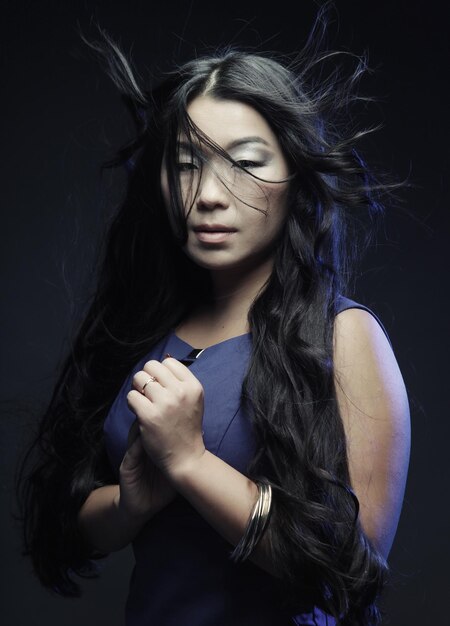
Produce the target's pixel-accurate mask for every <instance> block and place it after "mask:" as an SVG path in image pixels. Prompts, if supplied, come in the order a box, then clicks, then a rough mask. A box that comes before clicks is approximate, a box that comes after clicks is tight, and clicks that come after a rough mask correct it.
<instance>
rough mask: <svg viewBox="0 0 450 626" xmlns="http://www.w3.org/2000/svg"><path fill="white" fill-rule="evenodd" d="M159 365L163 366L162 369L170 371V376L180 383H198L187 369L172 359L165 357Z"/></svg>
mask: <svg viewBox="0 0 450 626" xmlns="http://www.w3.org/2000/svg"><path fill="white" fill-rule="evenodd" d="M161 365H164V367H166V368H167V369H168V370H170V372H172V374H173V375H174V376H175V377H176V378H177V379H178V380H180V381H183V382H186V381H192V380H196V381H198V378H197V377H196V376H194V374H193V373H192V372H191V370H190V369H189V368H188V367H186V366H185V365H183V363H180V361H177V359H174V358H173V357H167V358H166V359H164V360H163V361H162V363H161Z"/></svg>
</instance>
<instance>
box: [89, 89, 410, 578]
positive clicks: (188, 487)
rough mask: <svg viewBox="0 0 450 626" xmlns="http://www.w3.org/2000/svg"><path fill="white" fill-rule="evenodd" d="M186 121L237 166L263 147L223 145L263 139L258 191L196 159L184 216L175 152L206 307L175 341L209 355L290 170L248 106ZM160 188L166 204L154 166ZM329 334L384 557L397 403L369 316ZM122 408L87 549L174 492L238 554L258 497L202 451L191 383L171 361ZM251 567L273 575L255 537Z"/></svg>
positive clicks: (393, 493) (370, 523)
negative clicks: (217, 240)
mask: <svg viewBox="0 0 450 626" xmlns="http://www.w3.org/2000/svg"><path fill="white" fill-rule="evenodd" d="M188 113H189V115H190V116H191V118H192V120H193V121H194V123H195V124H196V125H197V126H198V127H199V128H200V129H201V130H202V131H203V132H204V133H206V134H207V135H208V136H209V137H210V138H211V139H212V140H213V141H215V142H216V143H217V144H219V145H220V146H221V147H222V148H224V149H225V150H230V154H231V155H232V157H233V158H234V159H236V160H239V159H241V158H242V159H243V160H244V159H246V160H251V158H250V157H251V156H252V155H253V156H252V158H254V157H255V154H254V153H255V152H256V151H257V150H260V146H262V145H263V144H262V143H261V144H260V145H258V148H256V144H255V143H252V144H250V143H246V144H243V145H242V146H240V147H239V150H236V149H235V148H233V149H231V148H230V146H232V144H233V142H236V141H238V140H242V139H243V138H246V137H249V136H251V137H259V138H260V139H262V140H263V141H264V142H265V144H264V157H265V161H264V162H265V165H264V166H262V167H258V168H256V169H252V170H251V171H252V172H254V173H255V174H257V175H258V176H259V177H260V178H264V179H267V180H270V181H271V182H264V183H263V182H258V183H257V184H256V183H255V181H254V180H253V179H252V178H251V177H250V176H248V175H247V174H245V173H242V172H239V173H238V176H237V177H235V178H233V181H234V182H235V186H234V187H233V190H232V191H233V192H234V191H239V193H236V195H235V194H234V193H232V192H231V191H230V188H229V185H228V189H227V188H226V187H225V186H224V184H223V182H224V178H225V176H228V177H232V176H233V173H232V172H231V171H230V166H229V164H228V163H226V162H225V163H224V162H220V160H218V157H217V156H215V155H212V154H209V153H207V152H206V153H205V155H204V156H205V159H206V165H205V167H204V171H203V175H202V178H201V180H200V181H199V188H198V193H197V195H196V196H195V198H194V202H193V206H192V209H191V211H190V212H188V207H190V205H191V203H192V199H193V198H192V195H191V194H192V185H191V174H192V171H193V172H194V174H193V176H194V177H195V176H198V174H197V171H196V170H195V163H192V162H191V163H189V164H188V165H187V161H186V160H183V154H182V153H181V157H182V158H181V160H180V163H182V166H181V167H182V171H181V172H180V177H181V178H180V180H181V185H182V190H183V197H184V199H185V203H186V207H187V208H186V219H187V225H188V240H187V244H186V247H185V252H186V254H188V255H189V256H190V257H191V258H192V259H193V260H194V261H195V262H197V263H199V264H200V265H202V266H203V267H206V268H207V269H209V271H210V273H211V278H212V281H213V286H214V303H213V305H212V306H211V307H209V308H208V309H205V308H201V307H200V308H199V309H198V310H197V311H194V312H193V314H192V315H191V316H190V317H189V318H188V319H186V320H184V322H183V324H181V326H180V327H179V328H178V329H177V333H178V335H179V336H180V337H181V338H182V339H184V340H185V341H187V342H188V343H190V344H191V345H194V346H198V347H207V346H209V345H212V344H214V343H217V342H219V341H223V340H224V339H227V338H229V337H233V336H235V335H239V334H242V333H245V332H247V331H248V327H247V321H246V320H247V312H248V310H249V307H250V305H251V303H252V301H253V299H254V298H255V296H256V295H257V293H258V292H259V290H260V289H261V288H262V287H263V285H264V283H265V281H266V280H267V278H268V277H269V275H270V271H271V269H272V262H273V249H274V246H275V245H276V241H277V237H278V235H279V232H280V229H281V227H282V224H283V222H284V219H285V217H286V210H287V208H286V194H287V190H288V183H287V182H283V183H281V182H275V181H281V180H283V179H285V178H286V176H287V175H288V174H289V171H288V165H287V162H286V159H285V158H284V155H283V153H282V150H281V147H280V145H279V143H278V140H277V138H276V136H275V135H274V134H273V132H272V130H271V128H270V126H269V125H268V123H267V122H266V120H265V119H264V118H263V117H262V116H261V115H260V114H259V113H258V112H257V111H256V110H254V109H252V108H251V107H250V106H248V105H245V104H243V103H240V102H236V101H229V100H215V99H213V98H212V97H209V96H200V97H198V98H196V99H195V100H193V102H192V103H191V104H190V106H189V108H188ZM233 150H234V151H233ZM241 151H242V152H241ZM258 154H259V153H258ZM259 156H261V154H259ZM186 167H188V168H189V169H188V170H187V171H188V172H189V176H187V175H186ZM263 170H264V171H263ZM236 181H237V182H236ZM228 182H229V179H227V183H228ZM238 183H239V184H238ZM161 184H162V190H163V194H164V196H165V198H166V201H168V189H167V177H166V173H165V170H164V168H163V170H162V173H161ZM194 188H195V185H194ZM248 204H252V206H253V207H254V206H257V207H259V208H261V209H263V210H264V211H265V212H266V214H264V213H262V212H261V211H257V210H255V208H251V207H249V206H248ZM205 222H206V223H216V222H218V223H221V224H226V225H230V226H231V225H232V226H233V227H234V228H236V231H235V232H234V233H233V235H232V236H230V237H229V238H226V240H225V241H224V242H223V243H221V244H220V245H211V244H210V243H206V244H205V243H204V242H202V241H200V240H199V238H198V237H197V236H196V234H195V231H194V228H195V226H196V225H198V224H200V223H205ZM334 331H335V332H334V362H335V376H336V393H337V399H338V403H339V408H340V412H341V415H342V420H343V424H344V429H345V434H346V438H347V446H348V458H349V467H350V474H351V482H352V486H353V488H354V490H355V492H356V495H357V496H358V499H359V501H360V507H361V513H360V518H361V523H362V526H363V529H364V531H365V533H366V535H367V536H368V538H369V539H370V540H371V541H372V542H373V543H374V544H375V546H376V547H377V548H378V549H379V550H380V552H381V553H382V554H383V555H384V556H387V555H388V553H389V549H390V547H391V544H392V541H393V538H394V534H395V531H396V527H397V523H398V517H399V514H400V507H401V502H402V499H403V493H404V488H405V481H406V473H407V466H408V458H409V438H410V434H409V409H408V400H407V395H406V391H405V387H404V383H403V380H402V376H401V373H400V370H399V368H398V365H397V362H396V360H395V356H394V354H393V352H392V349H391V347H390V345H389V343H388V341H387V339H386V337H385V335H384V333H383V331H382V330H381V328H380V326H379V324H378V323H377V322H376V321H375V319H374V318H373V316H372V315H370V314H369V313H367V312H366V311H363V310H358V309H350V310H347V311H343V312H342V313H340V314H339V315H338V316H337V317H336V321H335V329H334ZM150 376H153V377H154V378H155V379H156V380H155V381H151V382H149V383H148V384H147V385H146V387H145V393H144V394H143V393H142V388H143V386H144V384H145V383H146V382H147V381H148V379H149V377H150ZM127 400H128V404H129V407H130V408H131V410H132V411H133V412H134V413H135V414H136V422H135V424H134V426H133V428H132V431H131V433H130V437H129V445H128V449H127V452H126V454H125V457H124V459H123V462H122V465H121V469H120V484H119V485H112V486H107V487H101V488H99V489H97V490H95V491H93V492H92V493H91V494H90V496H89V497H88V499H87V500H86V502H85V504H84V505H83V507H82V509H81V511H80V516H79V520H80V525H81V527H82V528H83V529H84V531H85V532H86V535H87V536H88V538H89V539H90V540H91V542H92V543H93V545H94V546H96V547H97V548H98V549H100V550H105V551H111V550H115V549H118V548H120V547H122V546H123V545H125V544H126V543H128V542H129V541H131V540H132V539H133V537H134V536H135V535H136V534H137V532H139V530H140V528H141V527H142V525H143V524H145V522H146V521H147V520H148V519H150V518H151V517H152V516H153V515H155V514H156V513H157V512H158V511H159V510H160V509H161V508H162V507H164V506H166V504H167V503H168V502H170V500H171V499H172V498H173V497H174V495H175V494H176V493H177V492H178V493H180V494H181V495H183V496H184V497H185V498H186V499H187V500H188V501H189V502H190V503H191V504H192V505H193V506H194V507H195V508H196V509H197V511H198V512H199V513H200V515H202V516H203V517H204V518H205V519H206V520H207V521H208V522H209V523H210V524H211V525H212V526H213V527H214V528H215V529H216V531H217V532H219V533H220V534H221V535H222V536H223V537H224V538H225V539H227V540H228V541H229V542H230V543H231V544H233V545H236V543H237V542H238V541H239V540H240V538H241V537H242V535H243V532H244V530H245V527H246V524H247V521H248V518H249V515H250V513H251V510H252V508H253V506H254V503H255V501H256V499H257V487H256V485H255V484H254V483H253V482H252V481H251V480H249V479H248V478H247V477H246V476H244V475H243V474H241V473H240V472H238V471H236V470H235V469H234V468H233V467H231V466H229V465H228V464H227V463H225V462H224V461H222V460H221V459H220V458H218V457H216V456H215V455H213V454H212V453H211V452H209V451H208V450H206V449H205V446H204V443H203V437H202V430H201V426H202V415H203V389H202V386H201V384H200V382H199V381H198V379H197V378H196V377H195V376H194V375H193V374H192V372H191V371H190V370H189V369H188V368H186V367H185V366H184V365H182V364H181V363H180V362H179V361H177V360H176V359H173V358H170V357H169V358H166V359H164V360H163V361H162V362H158V361H149V362H148V363H146V364H145V366H144V368H143V370H142V371H140V372H137V373H136V375H135V376H134V379H133V389H132V390H131V391H130V392H129V394H128V396H127ZM251 558H252V560H253V561H254V562H255V563H256V564H258V565H259V566H260V567H262V568H264V569H266V570H267V571H269V572H271V573H273V574H276V573H275V572H274V571H273V567H272V564H271V558H270V553H269V550H268V546H267V542H266V541H265V539H264V537H263V539H262V541H261V542H260V543H259V545H258V546H257V548H256V550H255V551H254V553H253V555H252V557H251Z"/></svg>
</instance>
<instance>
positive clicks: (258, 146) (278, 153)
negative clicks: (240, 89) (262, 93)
mask: <svg viewBox="0 0 450 626" xmlns="http://www.w3.org/2000/svg"><path fill="white" fill-rule="evenodd" d="M187 112H188V114H189V116H190V118H191V119H192V121H193V122H194V124H195V125H196V126H197V127H198V128H199V129H200V131H202V132H203V133H204V134H205V135H206V136H207V137H208V138H209V139H210V140H211V141H212V142H214V143H216V144H218V145H219V146H220V147H221V148H222V149H223V150H224V151H226V152H227V153H228V154H229V155H230V157H231V158H232V159H233V160H234V161H237V162H238V163H239V164H240V165H242V166H243V167H245V169H246V170H247V171H243V170H242V169H240V168H239V167H237V166H236V165H234V164H233V163H231V162H230V161H228V160H227V159H226V158H224V157H223V156H220V155H219V154H217V153H216V152H214V151H213V150H211V149H210V148H208V147H207V146H206V145H204V144H198V145H195V146H194V155H193V154H192V150H190V148H189V146H188V145H186V138H185V137H183V135H180V138H179V142H180V143H179V151H178V155H177V163H178V171H179V177H180V187H181V193H182V197H183V204H184V206H185V215H186V220H187V230H188V238H187V242H186V245H185V248H184V250H185V252H186V254H188V255H189V257H191V259H192V260H193V261H195V262H196V263H197V264H199V265H201V266H202V267H205V268H207V269H210V270H225V269H232V270H240V271H242V270H245V269H246V268H251V267H254V266H255V265H258V264H260V263H263V262H266V261H267V259H268V258H271V257H272V256H273V253H274V245H275V243H276V241H277V238H278V236H279V234H280V231H281V228H282V226H283V223H284V220H285V217H286V212H287V192H288V182H286V181H285V179H286V177H287V176H288V175H289V170H288V164H287V161H286V159H285V157H284V155H283V153H282V150H281V147H280V145H279V142H278V140H277V137H276V135H275V134H274V132H273V131H272V129H271V128H270V126H269V124H268V123H267V122H266V120H265V119H264V118H263V117H262V116H261V115H260V114H259V113H258V112H257V111H256V110H255V109H253V108H252V107H251V106H249V105H247V104H244V103H242V102H238V101H236V100H218V99H214V98H212V97H210V96H199V97H197V98H195V99H194V100H193V101H192V102H191V103H190V105H189V107H188V109H187ZM200 164H202V168H201V172H200ZM252 175H253V176H252ZM254 176H255V177H258V178H254ZM258 179H262V180H258ZM161 185H162V191H163V196H164V199H165V202H166V204H168V203H169V192H168V184H167V174H166V171H165V167H164V166H163V168H162V172H161Z"/></svg>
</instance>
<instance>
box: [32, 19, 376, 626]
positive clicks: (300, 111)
mask: <svg viewBox="0 0 450 626" xmlns="http://www.w3.org/2000/svg"><path fill="white" fill-rule="evenodd" d="M322 25H323V21H322V20H321V19H319V20H318V21H317V23H316V26H315V28H314V30H313V32H312V33H311V36H310V39H309V41H308V43H307V45H306V47H305V49H304V50H303V52H302V53H301V54H300V55H297V57H296V59H295V62H293V64H292V67H291V68H289V67H288V66H287V65H286V64H283V63H280V62H278V61H277V60H275V59H274V58H273V57H272V58H269V57H265V56H263V55H260V54H252V53H248V52H242V51H239V50H236V49H227V50H224V51H221V52H218V53H217V54H215V55H212V56H208V57H203V58H199V59H196V60H193V61H191V62H189V63H186V64H185V65H183V66H181V67H180V68H177V69H176V70H175V71H173V72H171V73H170V74H169V75H168V76H166V78H165V80H164V81H163V82H162V83H161V84H160V85H159V86H157V87H154V88H152V89H150V90H147V91H144V90H142V89H141V88H140V87H139V86H138V85H137V83H136V80H135V78H134V76H133V74H132V71H131V69H130V65H129V63H128V62H127V61H126V59H125V58H124V56H123V54H122V53H121V52H120V51H119V49H118V48H117V46H116V45H115V44H114V43H113V42H112V41H111V40H110V39H109V38H108V37H107V36H106V35H104V37H103V40H102V42H101V43H98V44H97V43H96V44H91V45H92V46H93V47H94V48H96V49H97V50H98V51H99V52H100V53H101V54H102V55H103V58H104V59H106V61H107V62H108V65H109V73H110V75H111V76H112V77H113V78H114V80H115V82H116V84H117V85H118V86H119V88H120V89H121V92H122V94H123V97H124V100H125V101H126V103H127V105H128V107H129V109H130V111H131V113H132V115H133V117H134V120H135V122H136V129H137V132H136V135H135V137H134V139H133V140H132V141H131V142H130V143H129V144H127V145H126V146H124V147H123V148H122V149H121V150H120V151H119V153H118V156H117V158H116V159H114V161H113V162H111V163H110V165H117V164H122V165H123V164H126V165H127V166H128V170H129V176H128V183H127V191H126V195H125V200H124V202H123V204H122V206H121V208H120V210H119V211H118V213H117V215H116V217H115V219H114V221H113V223H112V224H111V227H110V229H109V235H108V239H107V245H106V248H105V254H104V260H103V264H102V267H101V270H100V273H99V279H98V288H97V291H96V294H95V297H94V298H93V301H92V303H91V305H90V308H89V310H88V313H87V315H86V317H85V319H84V322H83V323H82V325H81V327H80V328H79V331H78V333H77V336H76V340H75V342H74V345H73V347H72V349H71V351H70V354H69V355H68V357H67V361H66V363H65V365H64V367H63V370H62V372H61V375H60V378H59V381H58V383H57V385H56V387H55V391H54V394H53V397H52V398H51V401H50V404H49V407H48V409H47V411H46V413H45V415H44V416H43V419H42V420H41V422H40V426H39V430H38V433H37V436H36V439H35V441H34V443H33V445H32V446H31V448H30V450H29V452H28V454H27V457H26V459H25V461H24V463H23V466H22V472H21V481H22V491H21V493H22V498H23V506H24V509H23V510H24V536H25V549H26V551H27V553H29V554H30V555H31V557H32V560H33V565H34V568H35V571H36V573H37V575H38V577H39V579H40V580H41V582H42V583H43V584H44V585H45V586H47V587H49V588H51V589H53V590H55V591H57V592H59V593H61V594H63V595H77V594H78V593H79V586H78V584H77V582H76V580H75V579H74V576H73V574H74V573H76V574H79V575H91V574H92V573H93V572H94V569H93V561H92V559H94V558H95V557H98V556H100V555H98V554H95V553H93V551H92V549H91V548H90V547H89V546H88V545H87V544H86V543H85V540H84V539H83V537H82V536H81V534H80V533H79V531H78V528H77V519H76V518H77V513H78V511H79V509H80V507H81V505H82V504H83V502H84V501H85V499H86V497H87V496H88V494H89V493H90V492H91V491H92V490H93V489H94V488H95V487H98V486H100V485H104V484H108V483H112V482H115V479H114V477H113V475H112V473H111V469H110V467H109V463H108V460H107V457H106V453H105V447H104V441H103V436H102V427H103V422H104V419H105V416H106V415H107V412H108V410H109V407H110V406H111V404H112V402H113V400H114V397H115V395H116V394H117V392H118V390H119V388H120V386H121V384H122V382H123V379H124V378H125V376H126V375H127V373H128V372H129V371H130V370H131V368H132V366H133V365H134V363H135V362H136V361H137V360H138V359H139V358H140V357H142V356H143V355H144V354H146V353H147V352H148V351H149V349H150V348H151V346H152V345H154V344H155V343H156V342H157V341H158V340H159V339H161V338H162V337H163V336H164V335H165V334H166V333H167V332H168V331H169V330H171V329H172V328H174V327H175V326H176V325H177V324H178V323H179V322H180V321H181V320H182V319H183V317H184V316H186V315H187V313H188V312H189V310H190V309H191V307H192V306H193V305H194V302H196V301H198V298H202V299H203V300H204V299H205V298H208V297H209V296H210V283H209V278H208V274H207V272H206V271H205V270H203V269H202V268H200V267H198V266H196V265H195V264H194V263H193V262H192V261H190V260H189V259H188V258H187V257H186V255H185V254H184V253H183V252H182V250H181V244H182V243H183V242H184V240H185V237H186V229H185V218H184V217H183V207H182V202H181V193H180V188H179V180H178V176H177V172H176V165H175V160H176V151H177V147H176V144H177V137H178V133H179V131H180V129H182V130H183V131H184V132H185V133H186V135H187V136H189V137H191V138H192V137H193V139H194V140H198V141H200V142H207V143H209V145H210V147H211V148H212V149H215V150H217V151H219V152H220V148H219V147H218V146H215V145H214V144H213V143H212V142H210V141H209V140H208V138H207V137H205V136H204V135H202V134H201V133H200V132H199V130H198V129H196V128H195V126H194V125H193V124H192V122H191V120H190V119H189V117H188V115H187V113H186V108H187V106H188V104H189V102H190V101H192V99H193V98H195V97H196V96H198V95H200V94H205V93H207V94H208V95H210V96H211V97H213V98H218V99H232V100H238V101H240V102H244V103H246V104H249V105H250V106H252V107H254V108H255V109H256V110H257V111H258V112H259V113H260V114H261V115H262V116H264V118H265V119H266V120H267V121H268V123H269V124H270V125H271V127H272V129H273V130H274V132H275V133H276V135H277V137H278V140H279V142H280V145H281V147H282V150H283V152H284V155H285V156H286V158H287V160H288V162H289V164H290V168H291V172H292V173H293V174H294V176H293V178H292V180H291V182H290V201H289V212H288V216H287V219H286V223H285V225H284V230H283V233H282V236H281V239H280V242H279V245H278V247H277V250H276V253H275V262H274V267H273V271H272V273H271V276H270V278H269V280H268V282H267V284H266V285H265V288H264V289H263V291H262V292H261V293H260V295H259V296H258V297H257V298H256V300H255V301H254V303H253V305H252V307H251V309H250V312H249V325H250V328H251V331H252V339H253V348H252V355H251V360H250V363H249V367H248V371H247V374H246V378H245V380H244V384H243V389H242V399H243V401H244V402H245V404H246V406H247V408H248V412H249V415H250V416H251V419H252V421H253V426H254V432H255V436H256V439H257V442H258V446H257V450H258V451H257V453H256V456H255V458H254V459H253V461H252V463H251V466H250V467H249V471H248V473H249V476H250V477H253V478H257V477H262V476H263V477H265V478H266V479H267V480H270V481H271V484H272V486H273V491H274V501H273V512H272V518H271V523H270V525H269V529H268V536H269V539H270V545H271V548H272V557H273V563H274V568H275V570H276V571H277V573H278V576H279V578H280V579H281V580H282V581H283V589H284V594H285V598H286V604H287V605H288V606H290V607H292V610H293V611H295V607H296V599H298V598H300V599H301V601H302V603H303V604H304V602H305V600H306V601H307V602H308V601H309V602H310V604H311V605H316V606H318V607H320V608H322V609H323V610H325V611H326V612H328V613H329V614H331V615H333V616H334V617H336V618H337V619H338V621H339V623H340V624H343V625H348V624H372V623H373V624H375V623H378V621H379V611H378V609H377V604H376V603H377V598H378V596H379V594H380V591H381V589H382V587H383V584H384V580H385V574H386V563H385V561H384V560H383V558H382V557H381V555H380V554H378V553H377V551H376V549H375V548H374V546H373V545H372V544H371V542H370V541H369V540H368V538H367V537H366V536H365V534H364V532H363V530H362V528H361V526H360V524H359V520H358V500H357V498H356V496H355V494H354V493H353V491H352V489H351V485H350V479H349V471H348V463H347V454H346V443H345V435H344V430H343V425H342V420H341V417H340V415H339V410H338V406H337V402H336V393H335V387H334V385H335V382H334V370H333V324H334V318H335V315H336V310H337V302H338V298H339V296H340V294H341V293H343V292H345V290H346V288H347V285H348V284H349V279H350V276H351V269H352V264H353V262H354V261H355V258H356V256H355V255H356V246H355V241H356V234H357V231H358V227H356V228H355V224H358V223H359V220H360V216H362V215H364V214H365V215H368V216H370V217H373V216H374V215H376V214H377V213H379V212H380V207H379V205H378V203H377V201H376V197H377V195H378V194H377V192H378V191H380V190H382V186H381V185H378V184H377V183H376V182H374V180H373V179H372V178H371V177H370V175H369V172H368V170H367V168H366V166H365V164H364V162H363V160H362V159H361V158H360V156H359V155H358V153H357V152H356V150H355V143H356V141H357V139H358V138H359V137H360V136H361V135H362V134H363V133H355V132H351V133H349V136H344V135H342V134H339V133H338V132H337V130H336V128H337V127H338V121H339V119H338V118H339V117H340V113H341V112H342V111H346V110H347V109H348V106H349V104H350V103H351V102H352V101H353V100H354V99H355V97H354V96H353V95H352V91H351V89H352V87H353V85H354V84H355V82H356V80H357V78H358V77H359V75H360V74H361V73H362V71H363V70H364V64H363V62H362V61H359V62H358V63H357V67H356V69H355V70H354V72H353V73H352V75H351V76H350V78H349V79H348V80H346V81H343V82H340V83H339V81H338V79H337V77H336V75H334V74H333V75H332V76H331V77H329V78H328V79H325V78H323V76H321V80H320V81H317V82H316V83H315V82H314V80H313V78H312V77H313V76H314V68H316V67H317V66H318V64H319V61H320V59H319V57H318V54H317V50H316V44H317V41H320V39H321V33H320V32H318V31H319V30H320V28H321V27H322ZM324 56H327V55H326V54H325V55H324ZM322 60H323V59H322ZM164 154H166V155H167V168H168V177H169V183H170V189H171V194H172V197H171V203H170V207H169V208H168V209H167V208H166V207H165V206H164V203H163V199H162V195H161V188H160V169H161V164H162V160H163V155H164ZM222 156H223V157H224V158H228V159H230V158H231V157H229V156H228V155H227V154H226V153H225V154H223V153H222ZM237 165H238V164H237ZM152 277H154V278H153V279H152ZM144 286H145V287H144ZM36 458H37V461H36V460H35V459H36ZM33 463H34V464H33ZM28 468H31V469H28Z"/></svg>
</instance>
